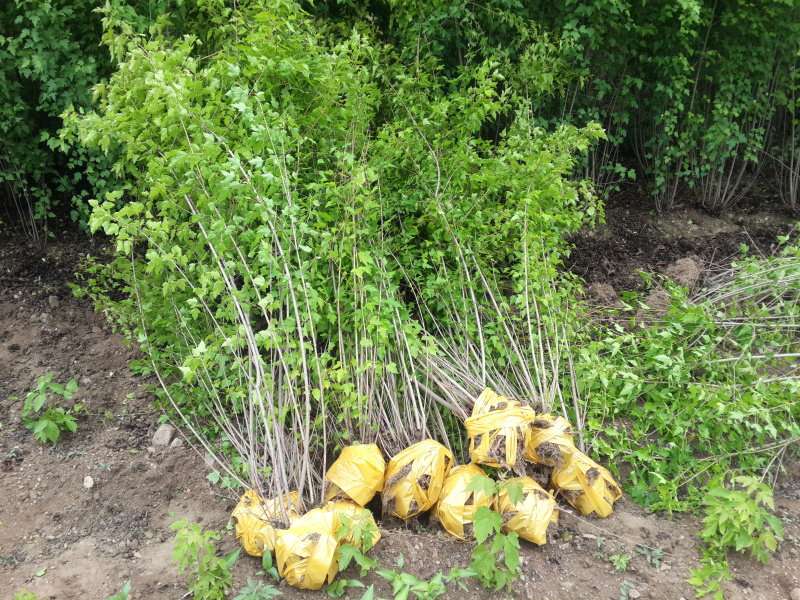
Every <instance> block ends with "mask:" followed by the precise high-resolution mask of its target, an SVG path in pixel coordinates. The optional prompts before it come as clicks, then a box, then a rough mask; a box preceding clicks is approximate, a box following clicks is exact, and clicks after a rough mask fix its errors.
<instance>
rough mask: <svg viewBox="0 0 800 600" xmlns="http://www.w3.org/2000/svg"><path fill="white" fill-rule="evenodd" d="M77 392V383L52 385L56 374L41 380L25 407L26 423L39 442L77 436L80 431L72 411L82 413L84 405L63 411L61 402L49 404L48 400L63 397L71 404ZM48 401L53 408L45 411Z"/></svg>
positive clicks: (27, 397)
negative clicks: (68, 432) (61, 436)
mask: <svg viewBox="0 0 800 600" xmlns="http://www.w3.org/2000/svg"><path fill="white" fill-rule="evenodd" d="M78 389H79V388H78V384H77V382H76V380H75V379H71V380H70V381H69V383H67V385H66V386H62V385H61V384H59V383H55V382H54V381H53V373H48V374H47V375H42V376H41V377H40V378H39V381H38V382H37V384H36V388H35V389H34V390H33V391H31V392H29V393H28V395H27V396H26V397H25V404H24V406H23V407H22V420H23V423H24V425H25V427H26V428H28V429H30V430H31V431H32V432H33V435H34V437H35V438H36V439H37V440H38V441H40V442H42V443H45V442H47V441H50V442H53V443H55V442H57V441H58V438H59V436H60V435H61V432H62V431H71V432H73V433H75V431H76V430H77V428H78V427H77V424H76V423H75V417H74V416H73V414H72V411H73V410H74V411H78V410H80V409H81V408H82V405H81V404H76V405H75V406H74V407H73V408H71V409H64V408H62V407H60V406H59V405H58V404H59V402H58V400H50V398H49V396H52V395H55V396H61V397H62V398H64V399H65V400H71V399H72V395H73V394H74V393H75V392H77V391H78ZM48 400H50V406H48V407H46V408H45V405H46V404H47V403H48ZM42 409H45V410H44V412H43V413H41V414H39V415H38V416H33V415H35V414H36V413H40V411H41V410H42Z"/></svg>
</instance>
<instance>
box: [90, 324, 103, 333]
mask: <svg viewBox="0 0 800 600" xmlns="http://www.w3.org/2000/svg"><path fill="white" fill-rule="evenodd" d="M92 333H103V330H102V329H100V328H99V327H98V326H97V325H95V326H94V327H92Z"/></svg>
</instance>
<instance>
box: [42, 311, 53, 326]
mask: <svg viewBox="0 0 800 600" xmlns="http://www.w3.org/2000/svg"><path fill="white" fill-rule="evenodd" d="M39 320H40V321H41V322H42V323H44V324H45V325H49V324H50V323H52V322H53V317H52V315H50V314H49V313H42V314H41V315H39Z"/></svg>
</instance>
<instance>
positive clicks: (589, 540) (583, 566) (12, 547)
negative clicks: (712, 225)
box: [0, 233, 800, 600]
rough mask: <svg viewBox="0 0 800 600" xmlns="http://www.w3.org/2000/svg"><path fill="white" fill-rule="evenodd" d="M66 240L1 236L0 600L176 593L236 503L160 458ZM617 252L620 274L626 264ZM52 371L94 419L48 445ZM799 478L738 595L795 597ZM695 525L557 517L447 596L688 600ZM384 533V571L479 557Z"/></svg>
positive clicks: (460, 547)
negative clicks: (498, 565) (37, 391)
mask: <svg viewBox="0 0 800 600" xmlns="http://www.w3.org/2000/svg"><path fill="white" fill-rule="evenodd" d="M599 235H605V234H599ZM648 235H650V236H653V234H652V233H651V234H648ZM63 239H65V240H67V239H72V240H74V241H72V242H62V243H60V244H54V245H52V246H51V248H50V249H49V251H48V254H47V255H46V256H45V257H44V259H42V258H40V257H38V256H36V254H35V253H34V252H32V251H31V250H30V249H27V248H26V247H25V246H24V244H21V243H19V241H18V240H17V241H15V240H8V239H7V240H4V241H0V424H1V427H0V598H2V599H6V598H8V599H9V600H10V599H11V598H12V597H13V595H14V593H15V592H16V591H18V590H20V589H21V588H27V589H28V590H30V591H33V592H35V593H36V594H37V595H38V597H39V599H40V600H43V599H46V598H58V599H59V600H72V599H76V600H77V599H98V600H105V599H106V598H108V597H109V596H111V595H113V594H116V593H118V592H119V590H120V588H121V587H122V584H123V583H124V582H125V581H127V580H130V581H131V583H132V594H131V598H135V599H154V600H161V599H164V600H167V599H170V600H173V599H178V598H182V597H184V594H185V593H186V586H185V584H184V583H183V579H182V578H181V577H180V576H179V575H178V573H177V569H176V568H175V566H174V565H173V564H172V561H171V551H172V532H170V531H169V530H168V526H169V525H170V524H171V523H173V522H175V521H177V520H179V519H182V518H187V519H188V520H189V521H190V522H195V523H201V524H202V525H203V526H204V527H208V528H213V529H223V530H224V529H225V526H226V522H227V518H228V515H229V514H230V511H231V509H232V508H233V506H234V504H235V498H231V497H227V496H225V495H224V494H223V493H222V492H221V490H219V488H217V487H214V486H212V485H211V484H210V483H209V482H208V481H207V480H206V479H205V476H206V475H207V474H208V472H209V470H210V469H209V467H208V466H207V465H206V464H205V461H204V460H203V458H202V456H200V455H199V454H197V453H196V452H194V450H192V449H191V448H190V447H188V445H187V444H186V443H184V444H183V445H182V446H179V447H159V448H158V449H157V450H153V446H152V437H153V434H154V432H155V430H156V428H157V427H158V418H159V416H160V414H159V413H158V412H157V411H155V410H154V409H153V408H152V407H151V403H152V402H153V400H154V395H153V394H152V393H150V392H148V391H147V386H148V385H149V384H152V383H153V382H152V381H147V380H142V379H141V378H138V377H135V376H133V375H132V374H131V373H130V371H129V368H128V364H129V362H130V361H131V359H133V358H134V357H135V356H136V354H137V351H136V350H135V349H132V348H129V347H127V346H125V345H123V344H122V343H121V337H120V336H119V335H118V334H115V333H112V332H111V330H110V327H109V326H108V325H107V324H106V322H105V320H104V318H103V316H102V315H100V314H96V313H94V312H93V310H92V306H91V304H90V302H89V301H87V300H85V299H76V298H74V297H72V294H71V291H70V289H69V288H68V287H67V283H68V282H70V281H72V280H73V277H72V272H73V271H74V269H75V267H76V265H77V263H78V261H79V260H80V258H81V256H82V253H85V252H87V251H93V252H97V249H96V248H95V249H91V248H89V247H88V246H87V244H86V242H85V240H83V239H81V238H80V237H79V236H63ZM608 239H609V240H611V241H609V244H610V245H611V246H613V245H614V244H616V243H618V240H617V242H615V241H614V240H615V239H616V238H615V234H613V233H612V234H611V235H610V237H609V238H608ZM648 239H650V238H648ZM707 242H708V239H707V238H705V242H704V243H707ZM579 246H580V245H579ZM657 246H658V244H656V245H655V246H653V248H657ZM609 256H611V258H612V260H614V261H616V264H618V263H621V262H622V260H623V259H624V256H623V255H619V257H617V258H615V256H614V255H609ZM639 256H641V255H639ZM576 260H577V259H576ZM587 264H589V263H588V262H587ZM619 268H620V269H621V268H622V267H619ZM589 279H590V280H591V279H592V277H589ZM617 285H619V284H617ZM51 372H52V373H54V380H55V381H58V382H61V383H66V382H67V381H68V380H69V379H71V378H75V379H77V382H78V384H79V386H80V392H79V393H78V394H77V395H76V397H75V400H76V401H78V402H81V403H83V404H84V406H85V409H86V410H85V413H82V416H81V417H80V418H79V420H78V431H77V432H76V433H75V434H68V435H64V436H63V437H62V438H61V439H60V440H59V442H58V443H57V444H56V445H50V444H48V445H42V444H39V443H38V442H36V441H35V440H34V439H33V436H32V434H31V433H30V432H29V431H28V430H27V429H25V428H24V427H22V420H21V417H20V410H21V408H22V399H23V398H24V396H25V394H26V393H27V391H29V390H30V389H32V388H33V386H34V385H35V383H36V381H37V379H38V378H39V377H40V376H41V375H44V374H46V373H51ZM12 397H16V398H17V399H16V400H12V399H11V398H12ZM792 469H793V470H792ZM799 475H800V473H798V470H797V468H796V467H790V472H789V474H788V476H787V477H786V478H784V479H782V480H781V481H779V485H778V487H777V490H776V497H777V498H778V501H777V507H776V508H777V511H776V512H777V513H778V515H779V516H781V517H782V518H783V519H784V527H785V529H786V532H785V533H786V536H785V541H784V542H783V543H781V544H780V547H779V549H778V552H777V553H776V554H775V558H774V560H773V562H772V563H771V564H770V565H767V566H762V565H759V564H757V563H755V562H753V561H751V560H749V559H748V558H747V557H739V556H737V557H733V559H732V565H733V573H734V580H733V581H732V582H731V583H729V584H727V586H726V598H728V599H729V600H738V599H764V600H772V599H788V598H789V597H790V592H791V590H793V589H794V588H798V587H800V501H799V500H800V487H799V486H800V482H798V479H800V477H799ZM87 477H91V480H92V481H91V485H89V482H88V480H87ZM699 528H700V525H699V521H698V520H697V519H696V518H694V517H690V516H682V517H680V518H676V519H674V520H669V519H667V518H664V517H660V516H653V515H647V514H646V513H644V512H643V511H642V510H641V509H639V508H638V507H636V506H635V505H633V504H632V503H630V502H628V501H627V500H626V499H623V500H621V501H620V502H618V503H617V504H616V505H615V512H614V514H613V515H612V516H611V517H610V518H609V519H607V520H604V521H603V520H599V519H581V520H577V519H576V518H574V517H573V516H571V515H568V514H562V518H561V521H560V523H559V525H558V526H557V527H556V528H554V529H553V530H552V531H551V533H550V536H549V543H548V544H547V545H546V546H543V547H535V546H533V545H531V544H529V543H527V542H523V548H522V570H523V574H524V577H523V578H522V579H520V580H519V581H517V582H516V583H515V584H514V588H513V589H512V590H511V592H507V591H505V590H503V591H500V592H497V593H490V592H487V591H485V590H483V589H481V588H480V587H478V586H477V585H476V584H475V583H471V584H470V585H469V592H464V591H462V590H459V589H458V588H456V587H455V585H452V586H451V587H450V588H449V594H448V597H450V598H467V597H469V598H497V599H500V598H537V600H545V599H547V598H550V599H562V598H563V599H567V598H570V599H574V598H609V599H617V598H619V597H620V596H621V586H623V581H627V582H629V583H630V584H631V586H626V587H629V589H630V591H629V592H628V597H629V598H639V597H641V598H662V599H673V598H674V599H676V600H677V599H679V598H687V599H688V598H692V597H694V591H693V588H692V587H691V586H690V585H688V584H687V583H685V582H684V580H685V579H686V578H687V577H688V573H687V569H688V568H693V567H696V566H697V561H698V558H699V551H698V550H697V548H696V545H697V538H696V536H695V535H694V532H695V531H697V530H698V529H699ZM382 534H383V539H382V540H381V542H380V543H379V545H378V546H377V547H376V548H375V549H374V550H373V551H372V555H373V556H374V557H375V558H377V559H378V561H379V562H380V563H381V565H382V567H384V568H391V567H393V566H394V565H395V564H396V561H397V558H398V556H399V555H400V554H402V555H403V556H404V558H405V570H406V571H408V572H411V573H413V574H415V575H416V576H418V577H420V578H430V577H431V576H433V575H434V574H436V573H437V572H439V571H445V572H446V571H449V569H450V568H451V567H452V566H453V565H454V564H459V565H460V566H462V567H466V566H467V564H468V563H469V561H470V554H471V549H472V546H471V544H463V543H459V542H455V541H453V540H451V539H449V538H447V537H445V536H444V535H442V534H441V533H433V532H430V531H428V532H425V531H421V532H415V531H413V530H401V531H398V530H383V531H382ZM235 546H236V543H235V540H234V539H233V537H232V536H231V535H225V536H223V541H222V543H221V550H222V551H223V552H227V551H230V550H232V549H233V548H235ZM644 546H646V547H649V548H651V549H658V550H661V551H662V552H663V553H664V555H665V556H664V559H663V560H662V561H661V562H660V565H659V566H658V568H656V567H655V566H654V565H653V564H651V562H648V560H647V558H648V557H647V555H646V552H645V550H643V549H642V548H643V547H644ZM651 552H652V551H651ZM625 555H627V556H629V557H630V558H629V563H628V568H627V570H626V571H624V572H622V571H618V570H616V569H615V568H614V566H613V564H612V562H611V560H610V557H611V556H625ZM618 560H619V559H618ZM653 562H655V561H653ZM258 570H259V561H258V560H257V559H253V558H250V557H246V556H243V557H242V558H240V560H239V561H238V562H237V564H236V565H235V567H234V573H235V577H236V580H235V581H236V587H235V590H236V591H238V590H240V589H241V588H242V587H244V585H245V584H246V581H247V577H248V576H249V577H252V576H254V575H255V573H256V572H257V571H258ZM343 576H345V577H351V578H353V577H357V572H355V571H353V570H349V571H348V572H346V573H345V574H344V575H343ZM364 581H365V582H366V583H367V584H368V585H369V584H370V583H375V584H376V591H377V592H378V593H377V596H376V597H382V598H390V597H391V590H390V587H389V586H388V584H386V582H385V581H384V580H383V579H381V578H380V577H378V576H377V575H374V574H371V575H369V576H368V577H367V578H365V579H364ZM281 590H282V591H283V593H284V595H285V597H287V598H290V599H292V598H300V597H302V598H306V597H317V598H323V597H327V595H325V594H324V593H322V592H320V593H313V594H310V593H301V592H298V591H296V590H294V589H292V588H290V587H288V586H285V585H282V586H281ZM361 593H362V592H361V591H360V590H358V591H357V592H356V593H354V594H352V595H351V596H350V597H353V598H360V597H361ZM231 597H232V596H231Z"/></svg>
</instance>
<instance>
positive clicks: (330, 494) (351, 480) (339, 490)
mask: <svg viewBox="0 0 800 600" xmlns="http://www.w3.org/2000/svg"><path fill="white" fill-rule="evenodd" d="M385 472H386V461H385V460H383V455H382V454H381V451H380V450H379V449H378V446H376V445H375V444H363V445H360V446H347V447H346V448H344V449H343V450H342V453H341V454H340V455H339V458H337V459H336V461H335V462H334V463H333V464H332V465H331V466H330V468H329V469H328V472H327V473H326V474H325V501H326V502H327V501H329V500H335V499H343V500H348V499H349V500H352V501H353V502H355V503H356V504H359V505H360V506H365V505H366V504H367V503H368V502H369V501H370V500H372V498H373V497H374V496H375V493H376V492H380V491H381V489H382V488H383V478H384V474H385Z"/></svg>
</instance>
